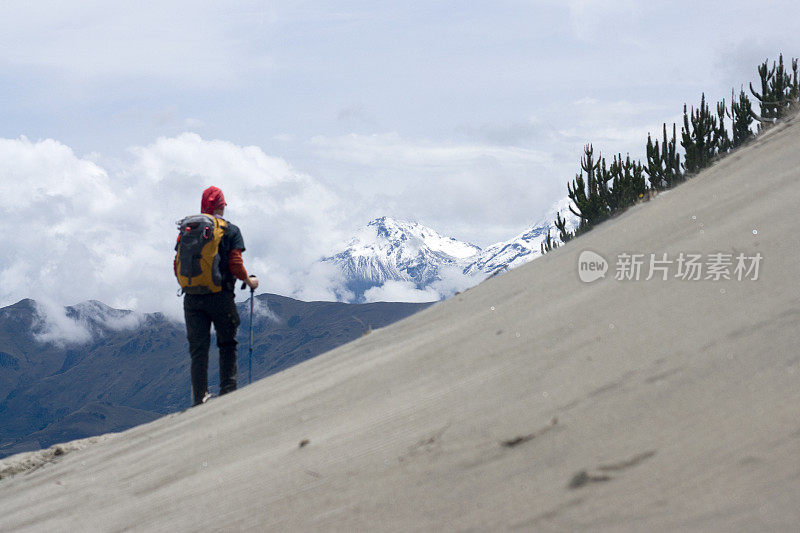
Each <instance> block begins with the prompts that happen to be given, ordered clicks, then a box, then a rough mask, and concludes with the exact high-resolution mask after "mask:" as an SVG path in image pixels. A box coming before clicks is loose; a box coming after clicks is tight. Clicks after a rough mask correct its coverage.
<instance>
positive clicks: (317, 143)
mask: <svg viewBox="0 0 800 533" xmlns="http://www.w3.org/2000/svg"><path fill="white" fill-rule="evenodd" d="M311 148H312V149H313V150H314V151H315V153H316V156H317V157H318V158H319V159H320V160H321V163H320V166H324V168H326V169H328V180H329V181H330V182H331V183H332V184H333V185H334V186H336V187H337V188H338V189H339V190H340V191H341V195H342V196H345V197H354V196H355V197H360V198H361V199H362V205H364V206H365V208H364V209H365V210H366V214H367V215H368V217H369V218H376V217H379V216H383V215H387V216H393V217H397V218H402V219H414V220H417V221H419V222H420V223H422V224H424V225H426V226H429V227H432V228H436V230H437V231H439V232H441V233H443V234H447V235H452V236H453V237H455V238H457V239H460V240H463V241H468V242H475V243H478V244H482V245H486V244H488V243H491V242H496V241H497V240H501V239H505V238H507V236H508V234H513V233H515V232H517V231H519V228H520V227H524V226H525V225H526V224H527V222H528V221H529V219H530V218H531V217H532V216H536V214H538V213H541V212H542V211H543V210H544V209H546V208H547V207H549V205H550V204H551V203H552V202H553V200H554V199H555V198H556V197H557V196H556V195H558V194H559V191H558V190H559V189H561V187H563V185H562V183H563V182H561V179H558V180H557V181H556V180H555V179H554V176H557V175H558V174H557V173H556V172H555V168H556V166H557V165H556V164H555V162H554V161H553V159H552V157H551V156H550V155H549V154H548V153H547V152H545V151H543V150H540V149H536V148H530V147H519V146H498V145H496V144H489V143H479V142H467V143H456V142H433V141H430V140H424V139H413V138H412V139H409V138H405V137H403V136H401V135H399V134H397V133H383V134H373V135H359V134H349V135H344V136H339V137H324V136H316V137H314V138H313V139H311ZM339 168H343V169H344V170H343V171H339V170H338V169H339ZM564 180H566V178H564ZM528 213H530V215H528Z"/></svg>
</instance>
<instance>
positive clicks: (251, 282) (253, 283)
mask: <svg viewBox="0 0 800 533" xmlns="http://www.w3.org/2000/svg"><path fill="white" fill-rule="evenodd" d="M244 282H245V283H247V286H248V287H250V290H251V291H254V290H256V289H257V288H258V278H257V277H255V276H250V277H249V278H247V279H246V280H244Z"/></svg>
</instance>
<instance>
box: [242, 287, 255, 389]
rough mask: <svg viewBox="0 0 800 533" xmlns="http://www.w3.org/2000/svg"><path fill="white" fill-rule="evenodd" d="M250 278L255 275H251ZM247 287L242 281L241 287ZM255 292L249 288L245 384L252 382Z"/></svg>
mask: <svg viewBox="0 0 800 533" xmlns="http://www.w3.org/2000/svg"><path fill="white" fill-rule="evenodd" d="M250 277H251V278H254V277H255V276H253V275H251V276H250ZM245 287H247V284H246V283H245V282H242V288H243V289H244V288H245ZM254 293H255V289H250V349H249V353H248V356H247V368H248V371H247V384H248V385H250V384H251V383H252V382H253V295H254Z"/></svg>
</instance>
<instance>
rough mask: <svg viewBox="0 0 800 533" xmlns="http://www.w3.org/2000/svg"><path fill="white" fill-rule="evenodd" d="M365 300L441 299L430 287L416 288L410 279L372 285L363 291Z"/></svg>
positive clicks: (433, 300)
mask: <svg viewBox="0 0 800 533" xmlns="http://www.w3.org/2000/svg"><path fill="white" fill-rule="evenodd" d="M364 299H365V300H366V301H367V302H413V303H423V302H436V301H439V300H440V299H441V297H440V295H439V293H438V292H437V291H435V290H433V289H431V288H426V289H424V290H420V289H417V287H416V286H415V285H414V283H413V282H411V281H387V282H386V283H384V284H383V285H381V286H379V287H373V288H371V289H369V290H367V291H366V292H365V293H364Z"/></svg>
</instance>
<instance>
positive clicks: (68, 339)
mask: <svg viewBox="0 0 800 533" xmlns="http://www.w3.org/2000/svg"><path fill="white" fill-rule="evenodd" d="M36 315H37V317H36V319H35V320H34V324H33V328H32V329H33V336H34V339H36V340H37V341H38V342H41V343H43V344H54V345H56V346H61V347H63V346H66V345H72V344H85V343H87V342H89V341H90V340H91V339H92V332H91V328H90V326H89V324H88V323H87V322H86V321H84V320H80V319H75V318H72V317H69V316H67V312H66V309H65V308H64V307H63V306H61V305H59V304H57V303H55V302H54V301H53V300H50V299H47V298H40V299H39V300H37V302H36Z"/></svg>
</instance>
